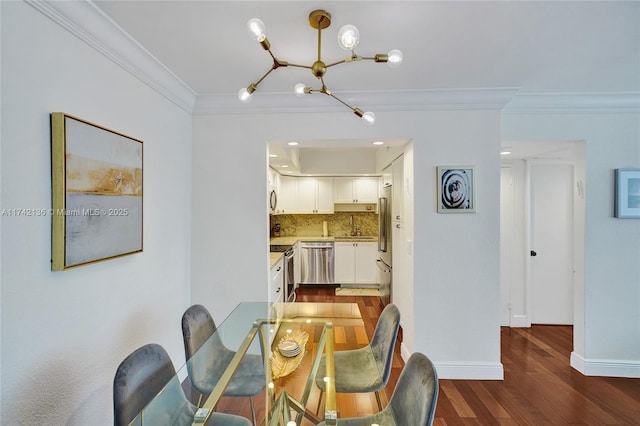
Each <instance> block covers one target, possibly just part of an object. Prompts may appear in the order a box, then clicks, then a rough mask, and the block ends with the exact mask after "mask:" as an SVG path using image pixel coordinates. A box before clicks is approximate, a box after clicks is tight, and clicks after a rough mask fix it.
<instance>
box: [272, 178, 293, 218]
mask: <svg viewBox="0 0 640 426" xmlns="http://www.w3.org/2000/svg"><path fill="white" fill-rule="evenodd" d="M296 180H297V178H296V177H294V176H280V185H279V191H278V207H277V208H276V213H279V214H284V213H295V210H296V200H297V193H296V191H297V182H296Z"/></svg>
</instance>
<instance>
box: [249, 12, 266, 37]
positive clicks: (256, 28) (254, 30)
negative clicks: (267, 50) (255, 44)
mask: <svg viewBox="0 0 640 426" xmlns="http://www.w3.org/2000/svg"><path fill="white" fill-rule="evenodd" d="M247 30H248V31H249V33H251V37H252V38H254V39H255V40H257V41H260V42H261V41H263V40H264V39H265V38H267V36H266V35H265V30H266V27H265V25H264V22H262V21H261V20H260V19H258V18H251V19H249V21H247Z"/></svg>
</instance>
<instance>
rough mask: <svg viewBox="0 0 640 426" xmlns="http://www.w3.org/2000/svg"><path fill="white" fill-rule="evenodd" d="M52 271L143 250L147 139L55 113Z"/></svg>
mask: <svg viewBox="0 0 640 426" xmlns="http://www.w3.org/2000/svg"><path fill="white" fill-rule="evenodd" d="M51 177H52V194H51V201H52V209H51V213H52V214H51V226H52V229H51V234H52V235H51V237H52V238H51V240H52V241H51V251H52V253H51V269H52V270H54V271H62V270H65V269H69V268H73V267H77V266H81V265H86V264H89V263H93V262H97V261H100V260H106V259H111V258H114V257H119V256H124V255H128V254H133V253H139V252H141V251H142V141H139V140H137V139H134V138H131V137H129V136H125V135H123V134H121V133H116V132H114V131H111V130H108V129H105V128H104V127H101V126H98V125H96V124H92V123H89V122H87V121H85V120H81V119H79V118H76V117H72V116H70V115H67V114H65V113H62V112H54V113H52V114H51Z"/></svg>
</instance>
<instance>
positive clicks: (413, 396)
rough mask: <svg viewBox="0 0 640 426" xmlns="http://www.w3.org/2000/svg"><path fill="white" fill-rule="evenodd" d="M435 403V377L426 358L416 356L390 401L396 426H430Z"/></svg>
mask: <svg viewBox="0 0 640 426" xmlns="http://www.w3.org/2000/svg"><path fill="white" fill-rule="evenodd" d="M437 402H438V373H437V372H436V369H435V367H434V366H433V363H432V362H431V360H430V359H429V358H427V357H426V356H425V355H424V354H422V353H420V352H415V353H413V354H412V355H411V356H410V357H409V359H408V360H407V363H406V364H405V366H404V368H403V369H402V373H400V377H399V378H398V383H397V384H396V388H395V390H394V391H393V395H391V399H390V401H389V406H390V407H391V410H392V411H393V416H394V418H395V421H396V424H399V425H412V426H429V425H432V424H433V419H434V417H435V414H436V404H437Z"/></svg>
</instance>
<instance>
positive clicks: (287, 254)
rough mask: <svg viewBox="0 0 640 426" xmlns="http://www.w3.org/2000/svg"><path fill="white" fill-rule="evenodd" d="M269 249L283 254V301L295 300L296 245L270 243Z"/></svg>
mask: <svg viewBox="0 0 640 426" xmlns="http://www.w3.org/2000/svg"><path fill="white" fill-rule="evenodd" d="M270 250H271V252H273V253H282V254H283V256H284V262H283V263H284V271H283V275H284V291H285V293H284V300H285V302H295V300H296V288H297V285H296V280H295V261H296V247H295V246H293V245H275V244H272V245H271V247H270Z"/></svg>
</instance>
